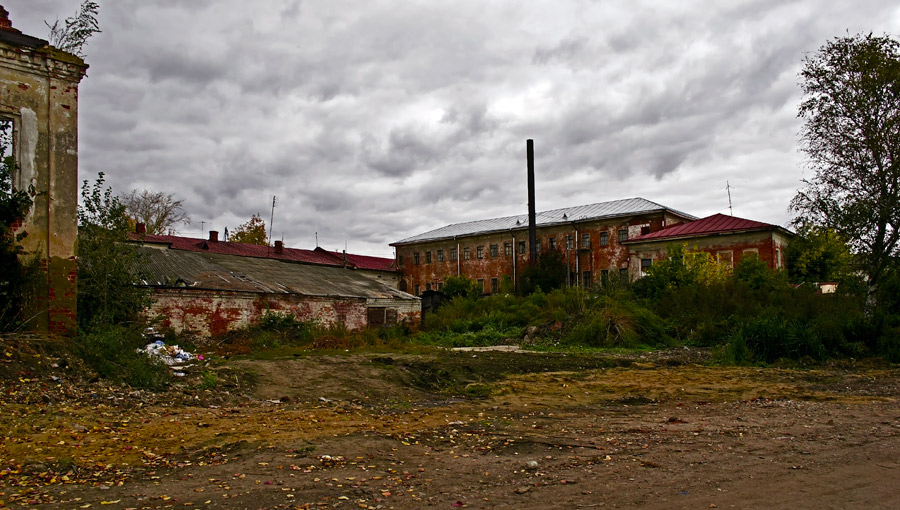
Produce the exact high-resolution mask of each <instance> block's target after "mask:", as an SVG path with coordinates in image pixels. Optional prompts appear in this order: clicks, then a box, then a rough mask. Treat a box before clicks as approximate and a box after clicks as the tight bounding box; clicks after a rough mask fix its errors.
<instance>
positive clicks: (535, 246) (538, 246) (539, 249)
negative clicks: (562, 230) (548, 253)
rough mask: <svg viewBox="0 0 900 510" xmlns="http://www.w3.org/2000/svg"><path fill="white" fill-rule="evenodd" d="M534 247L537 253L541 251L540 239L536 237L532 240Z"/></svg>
mask: <svg viewBox="0 0 900 510" xmlns="http://www.w3.org/2000/svg"><path fill="white" fill-rule="evenodd" d="M534 249H536V250H537V252H538V253H540V252H541V240H540V239H537V240H535V241H534Z"/></svg>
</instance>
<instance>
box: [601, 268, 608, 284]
mask: <svg viewBox="0 0 900 510" xmlns="http://www.w3.org/2000/svg"><path fill="white" fill-rule="evenodd" d="M600 285H603V286H604V287H605V286H607V285H609V269H601V270H600Z"/></svg>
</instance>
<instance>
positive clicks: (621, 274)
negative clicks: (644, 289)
mask: <svg viewBox="0 0 900 510" xmlns="http://www.w3.org/2000/svg"><path fill="white" fill-rule="evenodd" d="M619 279H620V280H622V283H628V268H627V267H623V268H621V269H619Z"/></svg>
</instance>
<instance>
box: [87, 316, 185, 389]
mask: <svg viewBox="0 0 900 510" xmlns="http://www.w3.org/2000/svg"><path fill="white" fill-rule="evenodd" d="M145 345H146V340H145V339H144V337H143V335H142V334H141V332H140V331H137V330H136V329H134V328H126V327H123V326H109V327H107V328H104V329H102V330H96V331H92V332H89V333H82V334H81V335H80V336H79V337H78V343H77V345H76V351H77V353H78V355H79V356H80V357H81V358H82V359H84V361H85V362H86V363H87V364H88V366H90V367H91V368H92V369H93V370H95V371H96V372H97V374H98V375H99V376H100V377H103V378H106V379H110V380H112V381H114V382H124V383H126V384H128V385H129V386H133V387H136V388H146V389H151V390H160V389H163V388H165V386H166V385H168V383H169V381H170V377H169V370H168V368H167V367H166V366H165V365H164V364H163V363H162V362H160V361H157V360H153V359H151V358H149V357H147V356H146V355H144V354H142V353H140V352H138V349H140V348H142V347H144V346H145Z"/></svg>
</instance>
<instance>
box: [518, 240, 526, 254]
mask: <svg viewBox="0 0 900 510" xmlns="http://www.w3.org/2000/svg"><path fill="white" fill-rule="evenodd" d="M519 255H525V241H519Z"/></svg>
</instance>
